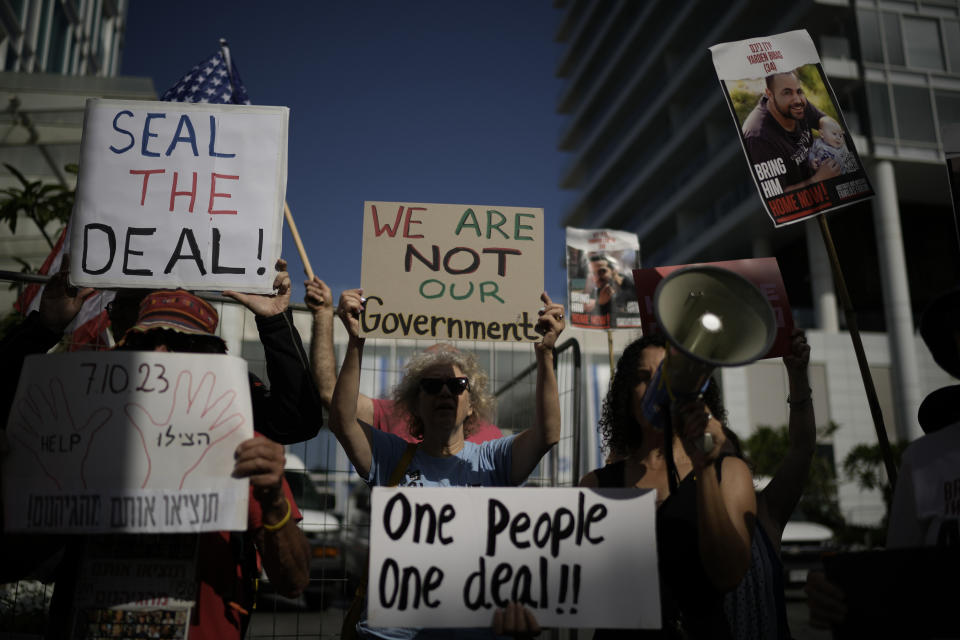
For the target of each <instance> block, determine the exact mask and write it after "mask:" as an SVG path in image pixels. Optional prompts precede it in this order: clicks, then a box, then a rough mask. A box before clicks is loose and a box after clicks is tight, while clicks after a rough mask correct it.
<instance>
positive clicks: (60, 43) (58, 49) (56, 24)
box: [47, 2, 71, 73]
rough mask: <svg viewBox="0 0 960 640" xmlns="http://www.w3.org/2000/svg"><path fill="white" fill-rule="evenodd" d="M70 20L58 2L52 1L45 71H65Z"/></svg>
mask: <svg viewBox="0 0 960 640" xmlns="http://www.w3.org/2000/svg"><path fill="white" fill-rule="evenodd" d="M70 35H71V34H70V21H69V20H68V19H67V14H66V13H65V12H64V10H63V5H61V4H60V3H59V2H54V3H53V21H52V22H51V24H50V50H49V51H48V52H47V71H48V72H50V73H65V72H66V67H65V65H64V59H65V58H66V51H67V48H68V47H69V46H70Z"/></svg>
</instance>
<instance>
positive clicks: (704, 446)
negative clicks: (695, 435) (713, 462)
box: [700, 432, 714, 453]
mask: <svg viewBox="0 0 960 640" xmlns="http://www.w3.org/2000/svg"><path fill="white" fill-rule="evenodd" d="M713 444H714V442H713V434H712V433H706V432H704V434H703V435H702V436H700V450H701V451H703V452H704V453H710V452H711V451H713Z"/></svg>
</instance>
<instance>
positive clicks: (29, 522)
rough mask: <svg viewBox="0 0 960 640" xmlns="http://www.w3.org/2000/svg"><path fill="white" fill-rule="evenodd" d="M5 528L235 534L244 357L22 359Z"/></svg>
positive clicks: (242, 495)
mask: <svg viewBox="0 0 960 640" xmlns="http://www.w3.org/2000/svg"><path fill="white" fill-rule="evenodd" d="M6 434H7V441H8V442H9V445H10V450H9V451H8V452H7V454H6V456H5V458H4V463H3V465H2V481H3V510H4V527H5V530H6V531H8V532H12V531H18V532H24V533H174V532H200V531H223V530H231V531H245V530H246V528H247V499H248V494H249V488H250V482H249V480H247V479H246V478H241V479H237V478H233V477H232V476H231V474H232V472H233V461H234V458H233V454H234V451H235V450H236V448H237V445H239V444H240V443H241V442H243V441H244V440H247V439H249V438H251V437H253V417H252V410H251V405H250V384H249V381H248V379H247V364H246V361H245V360H243V359H242V358H236V357H234V356H227V355H210V354H204V355H202V356H201V355H196V354H187V353H161V352H153V351H151V352H139V351H110V352H98V353H82V352H77V353H67V354H56V355H46V354H43V355H33V356H29V357H28V358H27V359H26V361H25V363H24V366H23V372H22V373H21V376H20V383H19V385H18V386H17V392H16V395H15V397H14V400H13V405H12V407H11V409H10V417H9V420H8V421H7V429H6Z"/></svg>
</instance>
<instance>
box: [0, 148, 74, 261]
mask: <svg viewBox="0 0 960 640" xmlns="http://www.w3.org/2000/svg"><path fill="white" fill-rule="evenodd" d="M4 166H5V167H6V168H7V170H8V171H9V172H10V173H12V174H13V175H14V176H16V178H17V180H19V181H20V185H21V186H19V187H8V188H6V189H2V190H0V221H2V222H5V223H6V224H7V226H9V227H10V232H11V233H16V232H17V221H18V219H19V216H20V214H21V213H22V214H23V215H24V216H26V217H27V218H28V219H29V220H31V221H32V222H33V223H34V224H35V225H36V227H37V229H39V230H40V233H41V234H43V237H44V239H45V240H46V241H47V244H48V245H49V246H50V248H51V249H52V248H53V245H54V243H55V239H54V238H51V237H50V236H49V235H48V234H47V231H46V227H47V224H49V223H50V222H59V223H60V226H59V228H58V230H57V231H58V233H59V230H60V229H62V228H63V225H65V224H66V223H67V220H68V219H69V218H70V212H71V211H73V201H74V192H73V190H72V189H68V188H67V187H64V186H62V185H59V184H43V183H42V182H41V181H39V180H35V181H33V182H31V181H29V180H27V178H26V177H25V176H24V175H23V174H22V173H20V172H19V171H18V170H17V169H16V168H15V167H13V166H11V165H9V164H4ZM66 168H67V171H70V172H76V165H68V166H67V167H66Z"/></svg>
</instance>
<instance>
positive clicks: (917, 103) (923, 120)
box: [555, 0, 960, 524]
mask: <svg viewBox="0 0 960 640" xmlns="http://www.w3.org/2000/svg"><path fill="white" fill-rule="evenodd" d="M555 5H556V6H557V9H558V12H559V13H560V14H561V16H562V17H560V19H559V27H558V30H557V34H556V37H557V39H558V40H559V41H561V42H562V43H563V46H564V52H563V55H562V56H561V58H560V60H559V62H558V65H557V69H556V73H557V74H558V75H559V76H561V77H562V78H564V79H565V85H564V90H563V91H562V93H561V95H560V97H559V99H558V102H557V108H558V110H559V111H560V112H561V113H562V114H564V115H565V116H566V118H565V121H566V124H565V127H564V129H563V131H562V132H561V134H560V137H559V148H560V149H561V150H562V151H564V152H566V153H568V154H569V156H570V160H569V162H568V164H567V166H566V168H565V170H564V172H563V175H562V176H561V178H560V184H561V185H562V186H563V187H565V188H569V189H572V190H575V192H576V197H575V198H574V201H573V204H572V206H571V207H570V209H569V210H568V211H567V212H566V216H565V220H564V223H565V224H566V225H568V226H576V227H584V228H615V229H623V230H627V231H632V232H635V233H637V235H638V236H639V238H640V245H641V253H642V262H643V264H644V265H645V266H660V265H671V264H689V263H693V262H706V261H717V260H728V259H740V258H750V257H765V256H775V257H777V259H778V261H779V264H780V268H781V271H782V272H783V276H784V281H785V283H786V286H787V292H788V295H789V296H790V301H791V304H792V306H793V309H794V315H795V321H796V323H797V324H798V325H799V326H801V327H804V328H806V329H807V330H808V335H809V336H810V343H811V345H812V348H813V353H812V361H811V379H812V385H813V387H814V397H815V401H816V412H817V419H818V420H817V421H818V424H821V425H825V424H827V422H829V421H832V422H835V423H837V424H838V425H840V428H839V430H838V431H837V432H836V433H835V434H834V435H833V437H832V438H831V439H829V440H827V441H826V442H825V445H826V447H827V451H828V452H830V455H832V456H833V458H834V461H835V464H836V466H837V468H838V470H839V469H840V467H841V465H842V461H843V459H844V458H845V456H846V454H847V453H848V452H849V451H850V450H851V449H852V448H853V447H854V446H855V445H856V444H858V443H871V442H876V434H875V431H874V425H873V422H872V420H871V417H870V411H869V408H868V404H867V400H866V393H865V391H864V386H863V383H862V381H861V377H860V374H859V370H858V368H857V364H856V359H855V357H854V352H853V348H852V344H851V340H850V337H849V335H847V334H846V331H845V329H844V327H845V325H846V315H845V313H844V312H843V310H842V309H838V300H837V295H836V292H835V289H834V285H833V280H832V277H831V273H830V267H829V262H828V260H827V257H826V252H825V249H824V242H823V239H822V238H821V234H820V231H819V228H818V226H819V225H818V223H817V222H816V221H808V222H803V223H799V224H795V225H791V226H788V227H783V228H781V229H776V230H775V229H774V228H773V226H772V225H771V224H770V222H769V220H768V218H767V216H766V214H765V213H764V211H763V209H762V207H761V203H760V200H759V198H758V196H757V193H756V189H755V187H754V184H753V181H752V178H751V176H750V174H749V172H748V168H747V165H746V163H745V162H744V159H743V152H742V150H741V146H740V142H739V138H738V135H737V132H736V129H735V126H736V125H735V123H734V122H733V121H732V119H731V116H730V113H729V111H728V109H727V106H726V103H725V101H724V98H723V95H722V91H721V88H720V85H719V83H718V81H717V78H716V75H715V73H714V70H713V65H712V61H711V57H710V54H709V51H708V50H707V49H708V47H710V46H711V45H714V44H717V43H720V42H729V41H736V40H742V39H746V38H750V37H757V36H763V35H770V34H776V33H782V32H786V31H791V30H794V29H807V30H808V31H809V32H810V34H811V36H812V37H813V40H814V42H815V43H816V45H817V47H818V50H819V52H820V57H821V59H822V62H823V68H824V71H825V72H826V74H827V76H828V78H829V79H830V81H831V84H832V86H833V90H834V92H835V94H836V96H837V99H838V102H839V104H840V107H841V109H842V111H843V114H844V116H845V118H846V122H847V125H848V127H849V129H850V132H851V134H852V137H853V139H854V142H855V144H856V147H857V149H858V151H859V152H860V155H861V157H862V159H863V161H864V163H865V164H866V165H867V166H868V170H869V172H870V175H871V179H872V182H873V186H874V190H875V191H876V193H877V195H876V197H875V198H874V199H873V200H872V201H871V202H869V203H864V204H860V205H854V206H851V207H847V208H844V209H841V210H838V211H836V212H833V213H830V214H827V220H828V224H829V226H830V229H831V232H832V235H833V238H834V242H835V245H836V247H837V252H838V254H839V256H840V263H841V267H842V270H843V272H844V276H845V280H846V282H847V287H848V288H849V290H850V292H851V298H852V303H853V308H854V309H855V310H856V312H857V319H858V323H859V325H860V327H861V330H862V331H863V341H864V345H865V348H866V352H867V359H868V361H869V363H870V369H871V374H872V377H873V379H874V383H875V386H876V388H877V392H878V396H879V397H880V403H881V407H882V411H883V414H884V422H885V427H886V430H887V433H888V435H889V437H890V438H891V439H892V440H899V441H909V440H912V439H914V438H916V437H917V436H918V435H919V434H920V429H919V425H918V423H917V418H916V415H917V408H918V406H919V403H920V401H921V400H922V399H923V397H924V395H926V393H928V392H930V391H932V390H933V389H935V388H937V387H940V386H943V385H945V384H948V383H949V382H950V377H949V376H948V375H947V374H946V373H944V372H943V371H941V370H940V369H939V368H938V367H936V365H935V364H933V362H932V359H931V358H930V356H929V353H928V352H927V350H926V347H925V346H924V345H923V343H922V341H920V339H919V337H918V336H917V335H916V331H915V327H916V323H917V321H918V319H919V314H920V312H921V311H922V309H923V308H924V306H925V305H926V304H927V303H929V301H930V300H932V299H933V297H934V296H935V295H936V294H937V293H939V292H941V291H943V290H945V289H947V288H949V287H951V286H953V285H954V284H955V283H956V281H957V276H958V271H960V258H958V256H960V249H958V235H957V230H956V227H955V223H954V218H953V214H952V212H951V206H950V195H949V188H948V184H947V178H946V171H945V168H944V166H943V162H944V154H943V141H942V138H941V127H942V126H943V125H945V124H950V123H956V122H960V3H958V2H956V1H945V0H933V1H913V2H894V1H891V2H878V1H877V0H854V1H853V2H838V1H834V0H819V1H810V0H807V1H798V2H793V3H790V4H789V5H785V4H784V3H764V2H757V1H753V0H740V1H734V2H729V3H718V2H708V1H691V2H680V3H677V2H658V1H650V2H631V1H629V0H625V1H620V2H613V1H611V2H590V1H587V0H557V1H556V2H555ZM782 369H783V368H782V365H780V363H777V362H771V361H763V362H758V363H755V364H753V365H751V366H749V367H744V368H740V369H726V370H723V371H722V372H721V377H722V380H723V388H724V395H725V398H726V404H727V406H728V409H729V410H730V417H731V423H732V426H733V427H734V429H735V430H737V431H738V432H739V433H740V434H741V435H748V434H749V433H750V432H751V431H752V430H754V429H755V428H756V427H757V426H759V425H762V424H768V425H779V424H785V423H786V415H787V411H786V409H787V407H786V378H785V375H784V374H783V371H782ZM841 477H842V472H841ZM840 501H841V508H842V509H843V511H844V513H845V516H846V517H847V518H848V519H849V520H852V521H853V522H856V523H863V524H870V523H875V522H876V521H878V520H879V519H880V518H881V517H882V515H883V512H884V507H883V504H882V501H881V499H880V497H879V494H877V493H861V492H860V491H859V490H858V489H857V487H856V486H855V485H853V484H851V483H849V482H848V483H844V484H843V485H842V486H841V490H840Z"/></svg>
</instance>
